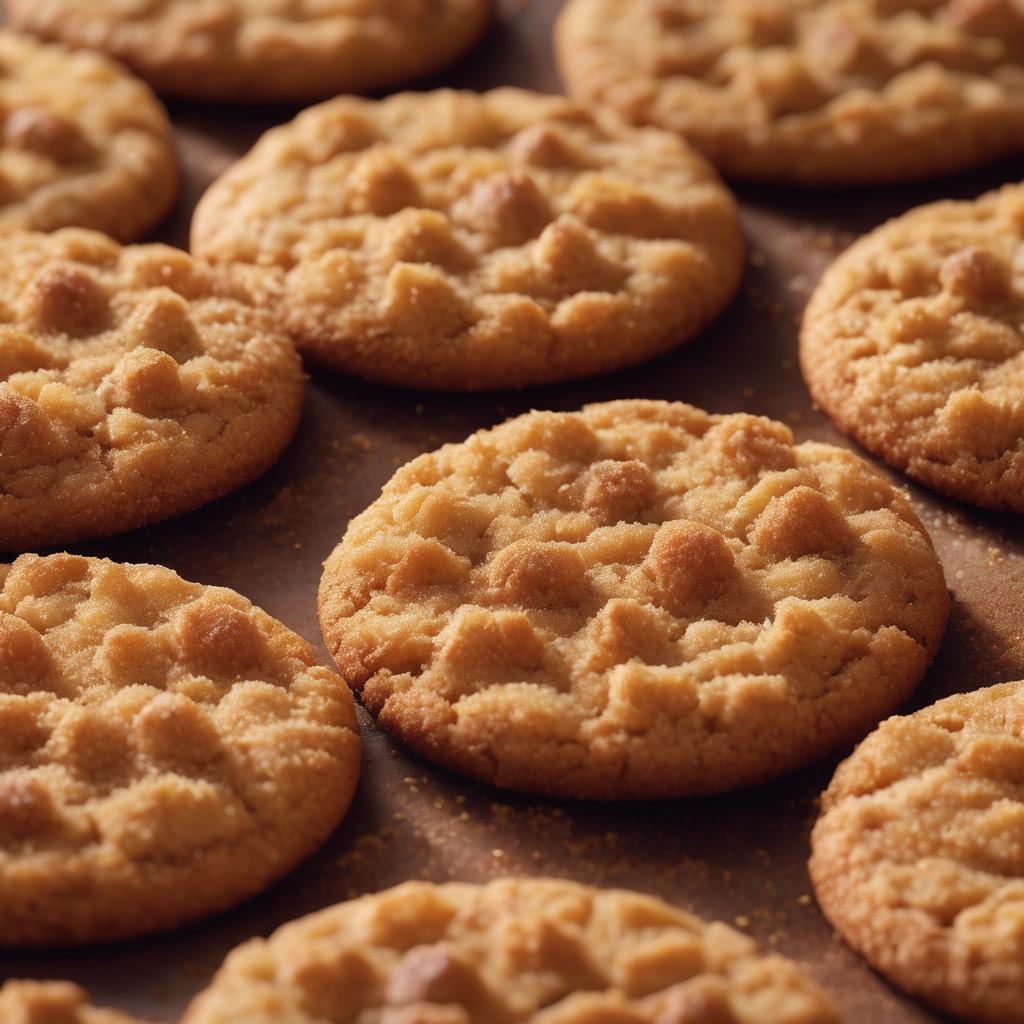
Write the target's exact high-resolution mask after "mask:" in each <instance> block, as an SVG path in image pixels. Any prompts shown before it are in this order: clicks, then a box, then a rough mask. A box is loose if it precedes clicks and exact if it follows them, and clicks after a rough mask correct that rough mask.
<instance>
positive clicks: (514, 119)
mask: <svg viewBox="0 0 1024 1024" xmlns="http://www.w3.org/2000/svg"><path fill="white" fill-rule="evenodd" d="M192 247H193V250H194V252H195V253H196V254H197V255H199V256H201V257H202V258H204V259H208V260H211V261H213V262H215V263H218V264H230V265H236V266H237V265H255V266H258V267H260V268H262V269H263V270H264V272H265V280H266V288H267V291H268V301H276V302H277V304H278V305H279V307H280V310H281V316H282V318H283V320H284V322H285V323H286V324H287V326H288V327H289V329H290V330H291V331H292V333H293V335H294V337H295V338H296V341H297V343H298V345H299V347H300V348H301V349H302V350H303V351H304V352H305V353H307V354H309V355H310V356H312V357H313V358H315V359H316V360H318V361H320V362H322V363H326V364H327V365H330V366H333V367H336V368H338V369H342V370H346V371H349V372H352V373H356V374H359V375H361V376H363V377H367V378H370V379H373V380H379V381H384V382H386V383H391V384H400V385H405V386H413V387H427V388H441V389H448V390H464V389H479V388H493V387H508V386H519V385H526V384H536V383H540V382H544V381H553V380H562V379H566V378H571V377H579V376H583V375H586V374H592V373H597V372H602V371H606V370H611V369H615V368H618V367H621V366H625V365H628V364H631V363H636V362H640V361H642V360H644V359H648V358H650V357H652V356H654V355H657V354H659V353H661V352H664V351H666V350H667V349H669V348H672V347H673V346H675V345H678V344H679V343H680V342H682V341H685V340H687V339H688V338H690V337H692V336H693V335H694V334H695V333H697V332H698V331H699V330H700V329H701V328H702V327H704V326H705V325H706V324H707V323H708V322H709V321H710V320H711V319H713V317H714V316H716V315H717V314H718V313H719V312H720V311H721V309H722V308H723V307H724V306H725V304H726V303H727V302H728V300H729V298H730V297H731V296H732V294H733V292H734V290H735V288H736V285H737V283H738V280H739V276H740V272H741V269H742V262H743V242H742V238H741V236H740V232H739V222H738V217H737V212H736V205H735V202H734V200H733V199H732V197H731V196H730V195H729V193H728V192H727V191H726V190H725V188H724V187H723V186H722V184H721V182H720V181H719V180H718V178H717V176H716V175H715V173H714V171H713V170H712V169H711V168H710V167H709V166H708V165H707V164H706V163H705V162H704V161H703V160H702V159H701V158H700V157H699V156H697V155H696V154H695V153H694V152H693V151H692V150H690V149H689V148H688V147H686V146H685V144H683V143H682V142H680V141H679V140H678V139H675V138H673V137H672V136H670V135H668V134H666V133H663V132H652V131H647V132H638V131H634V130H631V129H627V128H625V127H623V126H621V125H617V124H609V123H605V122H602V121H595V120H594V119H593V118H592V117H591V116H590V115H588V114H586V113H584V112H583V111H581V110H580V109H579V108H577V107H574V106H572V105H571V104H569V103H567V102H566V101H565V100H563V99H561V98H559V97H554V96H541V95H539V94H536V93H530V92H525V91H523V90H519V89H498V90H495V91H493V92H489V93H485V94H482V95H477V94H473V93H466V92H452V91H448V90H441V91H437V92H432V93H422V94H403V95H398V96H392V97H389V98H388V99H385V100H382V101H378V102H371V101H365V100H356V99H351V98H347V97H346V98H341V99H337V100H333V101H331V102H330V103H325V104H322V105H321V106H318V107H313V108H312V109H310V110H307V111H305V112H303V113H302V114H300V115H299V117H298V118H296V119H295V120H294V121H293V122H291V123H290V124H287V125H285V126H283V127H280V128H275V129H272V130H271V131H270V132H268V133H267V134H266V135H265V136H264V137H263V138H262V139H261V140H260V142H259V143H257V145H256V147H255V148H254V149H253V150H252V151H251V152H250V153H249V154H248V155H247V156H246V157H244V158H243V159H242V160H241V161H239V162H238V163H237V164H235V165H234V166H233V167H231V168H230V169H229V170H228V171H227V172H226V173H225V174H224V175H223V176H222V177H221V178H220V179H219V180H218V181H217V182H215V183H214V184H213V186H212V187H211V188H210V190H209V191H208V192H207V193H206V195H205V196H204V197H203V198H202V200H201V201H200V203H199V206H198V208H197V210H196V216H195V219H194V221H193V230H192Z"/></svg>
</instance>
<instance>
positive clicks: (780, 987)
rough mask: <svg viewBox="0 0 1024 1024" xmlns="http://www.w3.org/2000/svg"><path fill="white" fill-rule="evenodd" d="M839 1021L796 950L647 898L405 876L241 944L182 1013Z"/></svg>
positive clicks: (205, 1019)
mask: <svg viewBox="0 0 1024 1024" xmlns="http://www.w3.org/2000/svg"><path fill="white" fill-rule="evenodd" d="M241 1020H246V1021H257V1020H258V1021H261V1022H264V1024H278V1022H279V1024H284V1022H285V1021H287V1022H288V1024H313V1022H320V1021H328V1020H330V1021H342V1020H345V1021H355V1020H359V1021H363V1020H366V1021H369V1020H373V1021H379V1022H380V1024H413V1022H416V1024H470V1022H472V1021H484V1020H487V1021H505V1022H508V1024H513V1022H517V1021H524V1022H525V1021H531V1022H534V1024H585V1022H595V1021H608V1022H611V1021H614V1022H615V1024H656V1022H657V1024H666V1022H683V1021H693V1022H695V1024H696V1022H698V1021H706V1022H708V1024H711V1022H714V1024H838V1020H839V1017H838V1015H837V1014H836V1012H835V1010H834V1009H833V1008H832V1006H831V1005H830V1003H829V1001H828V1000H827V998H826V997H825V996H824V995H823V994H822V993H821V992H820V991H819V990H818V989H817V987H816V986H815V985H814V984H813V983H812V982H811V981H810V980H809V979H808V978H807V977H806V976H805V975H804V974H803V973H802V971H801V970H800V969H799V968H798V967H797V965H796V964H795V963H793V961H791V960H787V959H785V958H784V957H781V956H778V955H776V954H764V953H761V952H760V951H759V950H758V948H757V946H756V944H755V943H754V941H753V940H752V939H750V938H748V937H747V936H745V935H741V934H740V933H739V932H736V931H734V930H733V929H732V928H729V927H727V926H726V925H724V924H718V923H714V924H707V923H706V922H704V921H702V920H701V919H700V918H698V917H695V916H694V915H693V914H687V913H685V912H684V911H682V910H677V909H676V908H675V907H672V906H669V905H668V904H667V903H662V902H661V901H660V900H656V899H654V898H653V897H650V896H642V895H640V894H639V893H634V892H627V891H625V890H621V889H592V888H589V887H588V886H583V885H578V884H576V883H575V882H566V881H561V880H558V881H556V880H553V879H499V880H497V881H493V882H490V883H489V884H487V885H466V884H460V883H448V884H445V885H431V884H429V883H427V882H407V883H405V884H404V885H400V886H398V887H396V888H394V889H389V890H387V891H385V892H380V893H376V894H375V895H372V896H364V897H362V898H361V899H357V900H352V901H350V902H348V903H341V904H338V905H337V906H333V907H329V908H328V909H326V910H322V911H320V912H319V913H316V914H311V915H309V916H308V917H304V918H300V919H299V920H298V921H293V922H291V923H290V924H286V925H285V926H284V927H282V928H280V929H278V931H276V932H275V933H274V934H273V935H271V937H270V938H269V939H254V940H252V941H250V942H247V943H245V944H244V945H242V946H240V947H239V948H238V949H236V950H235V951H234V952H232V953H231V954H230V955H229V956H228V959H227V960H226V961H225V963H224V965H223V966H222V967H221V969H220V970H219V971H218V973H217V974H216V975H215V977H214V979H213V982H212V983H211V985H210V987H209V988H208V989H207V990H206V991H205V992H202V993H200V994H199V995H198V996H197V997H196V999H195V1000H194V1001H193V1002H192V1004H191V1006H190V1007H189V1009H188V1011H187V1012H186V1014H185V1017H184V1020H183V1022H182V1024H226V1022H228V1021H241Z"/></svg>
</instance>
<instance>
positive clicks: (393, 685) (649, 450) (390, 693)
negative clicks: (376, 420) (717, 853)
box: [320, 401, 948, 798]
mask: <svg viewBox="0 0 1024 1024" xmlns="http://www.w3.org/2000/svg"><path fill="white" fill-rule="evenodd" d="M947 605H948V600H947V594H946V588H945V585H944V582H943V578H942V570H941V568H940V566H939V564H938V562H937V560H936V557H935V553H934V551H933V550H932V546H931V543H930V541H929V539H928V537H927V535H926V534H925V532H924V530H923V529H922V527H921V525H920V523H919V522H918V520H917V517H916V516H915V515H914V513H913V512H912V511H911V509H910V506H909V504H908V503H907V501H906V500H905V498H904V497H903V496H902V495H901V494H899V493H898V492H896V491H895V490H893V488H892V487H890V486H889V485H888V484H887V483H886V482H885V481H884V480H882V479H881V478H880V477H879V476H877V475H876V474H875V473H874V472H873V471H872V470H871V469H870V467H869V466H868V465H867V464H866V463H865V462H863V461H862V460H861V459H859V458H857V457H856V456H854V455H852V454H850V453H849V452H847V451H843V450H841V449H839V448H833V447H831V446H829V445H822V444H801V445H796V444H794V442H793V436H792V434H791V433H790V431H789V429H788V428H787V427H786V426H784V425H783V424H781V423H776V422H774V421H772V420H767V419H761V418H758V417H754V416H747V415H742V414H740V415H733V416H712V415H709V414H708V413H705V412H702V411H701V410H699V409H694V408H693V407H691V406H688V405H682V404H680V403H667V402H655V401H621V402H609V403H606V404H603V405H591V406H588V407H586V408H585V409H583V411H582V412H576V413H553V412H534V413H530V414H528V415H526V416H520V417H518V418H517V419H513V420H510V421H509V422H507V423H504V424H502V425H501V426H499V427H495V428H494V429H492V430H483V431H480V432H479V433H477V434H474V435H473V436H472V437H471V438H470V439H469V440H468V441H466V442H465V443H463V444H456V445H447V446H445V447H444V448H442V449H440V450H439V451H437V452H432V453H430V454H427V455H422V456H420V457H419V458H417V459H415V460H413V461H412V462H411V463H409V464H408V465H407V466H405V467H404V468H403V469H401V470H399V472H398V473H397V474H396V475H395V476H394V477H393V479H392V480H391V482H390V483H389V484H388V485H387V486H386V487H385V488H384V493H383V494H382V496H381V497H380V498H379V499H378V500H377V501H376V502H375V503H374V504H373V505H371V506H370V508H369V509H367V510H366V511H365V512H364V513H363V514H362V515H360V516H358V517H357V518H356V519H354V520H353V521H352V522H351V523H350V524H349V528H348V531H347V532H346V534H345V538H344V540H343V541H342V542H341V544H340V545H339V546H338V547H337V548H336V549H335V551H334V552H333V554H332V555H331V556H330V558H329V559H328V560H327V562H326V567H325V572H324V576H323V579H322V581H321V587H320V618H321V623H322V626H323V629H324V635H325V636H326V638H327V642H328V646H329V648H330V650H331V652H332V654H333V655H334V658H335V661H336V662H337V663H338V665H339V667H340V669H341V672H342V675H344V676H345V678H346V679H347V680H348V682H349V684H350V685H351V686H353V687H354V688H355V689H356V690H358V691H359V692H360V693H361V694H362V699H363V702H364V703H365V705H366V706H367V708H369V710H370V711H372V712H373V713H374V714H375V715H377V716H379V719H380V721H381V723H382V724H383V725H384V726H385V727H386V728H387V729H388V730H390V731H391V732H393V733H395V734H396V735H397V736H399V737H400V738H401V739H402V740H403V741H404V742H405V743H407V744H408V745H409V746H410V747H412V748H413V750H415V751H416V752H418V753H419V754H421V755H423V756H424V757H427V758H428V759H431V760H433V761H437V762H439V763H441V764H444V765H446V766H449V767H451V768H453V769H455V770H457V771H459V772H463V773H465V774H467V775H470V776H473V777H475V778H478V779H483V780H486V781H488V782H491V783H494V784H496V785H498V786H503V787H508V788H512V789H519V790H529V791H537V792H544V793H550V794H560V795H567V796H575V797H596V798H621V797H667V796H683V795H690V794H697V793H715V792H722V791H724V790H728V789H732V788H734V787H737V786H744V785H750V784H753V783H758V782H763V781H765V780H767V779H771V778H773V777H775V776H778V775H782V774H784V773H786V772H789V771H792V770H794V769H796V768H798V767H800V766H801V765H804V764H806V763H808V762H809V761H811V760H813V759H814V758H816V757H819V756H821V755H823V754H825V753H826V752H827V751H830V750H832V749H834V748H835V747H837V746H840V745H842V744H844V743H849V742H851V741H853V740H855V739H857V738H859V737H860V736H863V735H864V733H865V732H867V731H868V730H869V729H870V728H872V726H873V725H874V724H875V723H877V722H878V721H879V719H881V718H882V717H883V716H884V715H886V714H887V713H889V712H891V711H892V710H893V709H894V708H895V707H896V706H897V705H898V704H899V703H900V702H901V701H902V700H904V699H905V698H906V697H907V695H908V694H909V693H910V692H911V691H912V689H913V688H914V686H915V685H916V683H917V681H918V680H919V679H920V677H921V675H922V673H923V672H924V670H925V667H926V666H927V664H928V663H929V661H930V660H931V658H932V657H933V655H934V654H935V651H936V649H937V647H938V642H939V639H940V637H941V636H942V632H943V629H944V626H945V621H946V614H947Z"/></svg>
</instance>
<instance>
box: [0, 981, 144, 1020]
mask: <svg viewBox="0 0 1024 1024" xmlns="http://www.w3.org/2000/svg"><path fill="white" fill-rule="evenodd" d="M87 998H88V997H87V996H86V994H85V992H83V991H82V990H81V989H80V988H79V987H78V986H77V985H72V984H70V983H69V982H66V981H43V982H40V981H7V982H4V985H3V987H2V988H0V1022H3V1024H139V1022H138V1021H136V1020H135V1019H134V1018H132V1017H129V1016H128V1015H127V1014H124V1013H118V1012H117V1011H116V1010H98V1009H96V1007H94V1006H90V1005H89V1004H88V1003H87V1002H86V999H87Z"/></svg>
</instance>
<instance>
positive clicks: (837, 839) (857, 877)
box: [811, 682, 1024, 1024]
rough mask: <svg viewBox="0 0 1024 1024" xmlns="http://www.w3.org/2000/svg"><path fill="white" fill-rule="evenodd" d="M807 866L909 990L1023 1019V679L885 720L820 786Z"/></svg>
mask: <svg viewBox="0 0 1024 1024" xmlns="http://www.w3.org/2000/svg"><path fill="white" fill-rule="evenodd" d="M812 845H813V854H812V856H811V876H812V878H813V880H814V887H815V890H816V891H817V894H818V900H819V902H820V903H821V907H822V909H823V910H824V911H825V914H826V915H827V916H828V918H829V920H830V921H831V922H832V923H833V924H834V925H835V927H836V928H837V929H838V930H839V932H840V934H842V936H843V937H844V938H845V939H846V941H847V942H849V943H850V945H852V946H853V947H854V949H856V950H857V951H858V952H860V953H862V954H863V955H864V956H865V957H867V959H868V960H869V961H870V962H871V963H872V964H873V965H874V966H875V967H876V968H877V969H878V970H880V971H881V972H882V973H883V974H885V975H887V976H888V977H889V978H891V979H892V980H893V981H894V982H896V984H897V985H899V986H900V987H901V988H904V989H906V991H908V992H909V993H910V994H911V995H914V996H917V997H918V998H920V999H923V1000H925V1001H926V1002H928V1003H930V1004H931V1005H933V1006H935V1007H936V1008H937V1009H939V1010H941V1011H942V1012H944V1013H949V1014H952V1015H953V1016H955V1017H956V1018H958V1019H959V1020H964V1021H972V1022H976V1024H1021V1022H1024V682H1017V683H1006V684H1004V685H1002V686H991V687H989V688H988V689H984V690H977V691H975V692H974V693H967V694H958V695H956V696H955V697H948V698H947V699H946V700H940V701H939V702H938V703H937V704H933V705H932V706H931V707H927V708H925V709H924V710H922V711H918V712H917V713H916V714H913V715H908V716H906V717H895V718H890V719H888V720H887V721H885V722H883V723H882V724H881V725H880V726H879V727H878V729H877V730H876V731H875V732H873V733H872V734H871V735H870V736H869V737H868V738H867V739H866V740H865V741H864V742H863V743H862V744H861V745H860V746H859V747H858V748H857V749H856V750H855V751H854V752H853V754H852V756H851V757H849V758H848V759H847V760H846V761H844V762H843V764H841V765H840V766H839V769H838V771H837V772H836V775H835V778H834V779H833V780H832V784H831V785H830V786H829V788H828V790H826V792H825V795H824V797H823V798H822V815H821V817H820V818H819V819H818V823H817V825H815V828H814V834H813V839H812Z"/></svg>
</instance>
